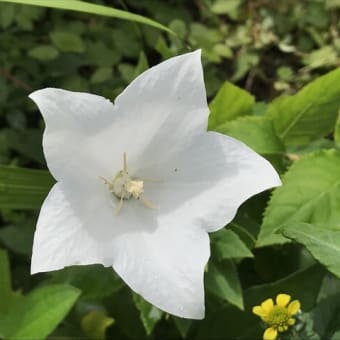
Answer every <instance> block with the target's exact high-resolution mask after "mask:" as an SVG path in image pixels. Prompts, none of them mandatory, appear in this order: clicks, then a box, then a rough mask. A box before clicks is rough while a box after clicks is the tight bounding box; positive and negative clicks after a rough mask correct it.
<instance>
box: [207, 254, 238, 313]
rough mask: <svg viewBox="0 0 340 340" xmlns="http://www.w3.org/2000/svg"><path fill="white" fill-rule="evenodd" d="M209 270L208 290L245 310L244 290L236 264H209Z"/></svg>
mask: <svg viewBox="0 0 340 340" xmlns="http://www.w3.org/2000/svg"><path fill="white" fill-rule="evenodd" d="M208 268H209V269H208V273H206V276H205V285H206V288H207V290H208V291H209V292H210V293H211V294H214V295H215V296H217V297H219V298H221V299H223V300H225V301H227V302H229V303H231V304H232V305H234V306H236V307H237V308H239V309H242V310H243V309H244V306H243V297H242V288H241V283H240V280H239V277H238V273H237V269H236V266H235V264H234V263H233V262H232V261H231V260H226V261H223V262H222V263H219V264H214V263H212V262H209V266H208Z"/></svg>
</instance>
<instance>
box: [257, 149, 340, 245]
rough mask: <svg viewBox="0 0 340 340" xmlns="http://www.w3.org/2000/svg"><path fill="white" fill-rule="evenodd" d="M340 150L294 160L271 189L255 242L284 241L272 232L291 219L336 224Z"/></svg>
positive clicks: (339, 215) (339, 213)
mask: <svg viewBox="0 0 340 340" xmlns="http://www.w3.org/2000/svg"><path fill="white" fill-rule="evenodd" d="M339 169H340V152H339V151H337V150H326V151H320V152H317V153H314V154H311V155H308V156H305V157H303V158H302V159H301V160H299V161H296V162H295V163H294V164H293V165H292V166H291V167H290V169H289V170H288V172H287V173H286V174H285V175H284V177H283V179H282V182H283V185H282V187H279V188H277V189H275V191H274V193H273V195H272V197H271V199H270V201H269V204H268V207H267V209H266V211H265V214H264V219H263V223H262V226H261V230H260V234H259V237H258V243H257V245H258V246H265V245H270V244H275V243H284V242H286V241H287V239H285V238H284V237H283V236H281V235H278V234H276V233H277V232H278V230H279V229H281V228H282V227H283V226H284V225H288V224H292V223H295V222H305V223H312V224H313V223H321V224H327V225H338V224H339V220H340V171H339Z"/></svg>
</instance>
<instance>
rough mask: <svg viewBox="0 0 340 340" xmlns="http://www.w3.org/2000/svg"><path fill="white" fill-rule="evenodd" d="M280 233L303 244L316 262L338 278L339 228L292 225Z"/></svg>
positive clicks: (339, 269)
mask: <svg viewBox="0 0 340 340" xmlns="http://www.w3.org/2000/svg"><path fill="white" fill-rule="evenodd" d="M282 233H283V235H284V236H286V237H288V238H290V239H293V240H295V241H296V242H299V243H301V244H303V245H304V246H305V247H306V248H307V249H308V250H309V251H310V253H311V254H312V255H313V256H314V258H315V259H316V260H318V261H319V262H320V263H321V264H323V265H324V266H326V267H327V268H328V270H329V271H331V272H332V273H333V274H334V275H336V276H337V277H338V278H340V226H339V227H337V228H332V227H330V226H328V225H316V224H307V223H292V224H289V225H288V226H287V227H284V228H283V230H282Z"/></svg>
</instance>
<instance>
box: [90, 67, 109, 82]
mask: <svg viewBox="0 0 340 340" xmlns="http://www.w3.org/2000/svg"><path fill="white" fill-rule="evenodd" d="M109 79H112V67H107V66H106V67H105V66H104V67H99V68H98V69H97V70H96V71H95V72H94V73H93V74H92V76H91V79H90V81H91V83H92V84H100V83H103V82H105V81H107V80H109Z"/></svg>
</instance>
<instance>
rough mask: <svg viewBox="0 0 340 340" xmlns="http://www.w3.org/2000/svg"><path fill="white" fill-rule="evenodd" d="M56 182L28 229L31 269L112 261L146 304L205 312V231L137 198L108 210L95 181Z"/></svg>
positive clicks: (189, 313) (197, 315) (181, 312)
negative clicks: (167, 217)
mask: <svg viewBox="0 0 340 340" xmlns="http://www.w3.org/2000/svg"><path fill="white" fill-rule="evenodd" d="M88 190H89V189H88V188H85V189H84V190H81V189H80V188H75V187H67V188H65V187H64V186H63V185H62V184H61V183H58V184H56V185H55V186H54V187H53V189H52V190H51V192H50V193H49V195H48V197H47V198H46V200H45V202H44V204H43V206H42V209H41V212H40V216H39V220H38V224H37V229H36V233H35V236H34V245H33V254H32V263H31V272H32V273H37V272H44V271H50V270H57V269H61V268H63V267H65V266H70V265H76V264H81V265H85V264H93V263H101V264H104V265H105V266H109V265H113V267H114V269H115V270H116V271H117V273H118V274H119V275H120V276H121V277H122V278H123V280H124V281H125V282H126V283H127V284H128V285H129V286H130V287H131V288H132V289H133V290H135V291H136V292H137V293H140V294H141V295H142V296H143V297H144V298H145V299H146V300H148V301H149V302H150V303H152V304H154V305H156V306H157V307H159V308H160V309H163V310H165V311H167V312H169V313H172V314H174V315H178V316H181V317H186V318H192V319H201V318H203V317H204V286H203V274H204V267H205V265H206V263H207V261H208V258H209V254H210V250H209V238H208V234H207V233H206V232H205V231H204V230H199V229H197V228H196V227H195V226H191V225H185V226H183V225H182V224H181V223H180V221H178V223H176V224H174V225H165V224H163V223H162V221H161V219H160V216H159V212H158V211H157V210H152V209H148V208H146V207H144V206H143V205H142V204H141V203H140V202H137V201H132V200H130V201H128V202H125V203H124V206H123V209H122V211H121V213H120V214H119V215H118V216H117V215H115V214H114V209H113V207H112V206H111V205H110V204H109V202H110V200H109V199H107V196H106V195H105V192H100V188H90V191H91V192H92V194H93V196H91V197H89V191H88Z"/></svg>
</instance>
